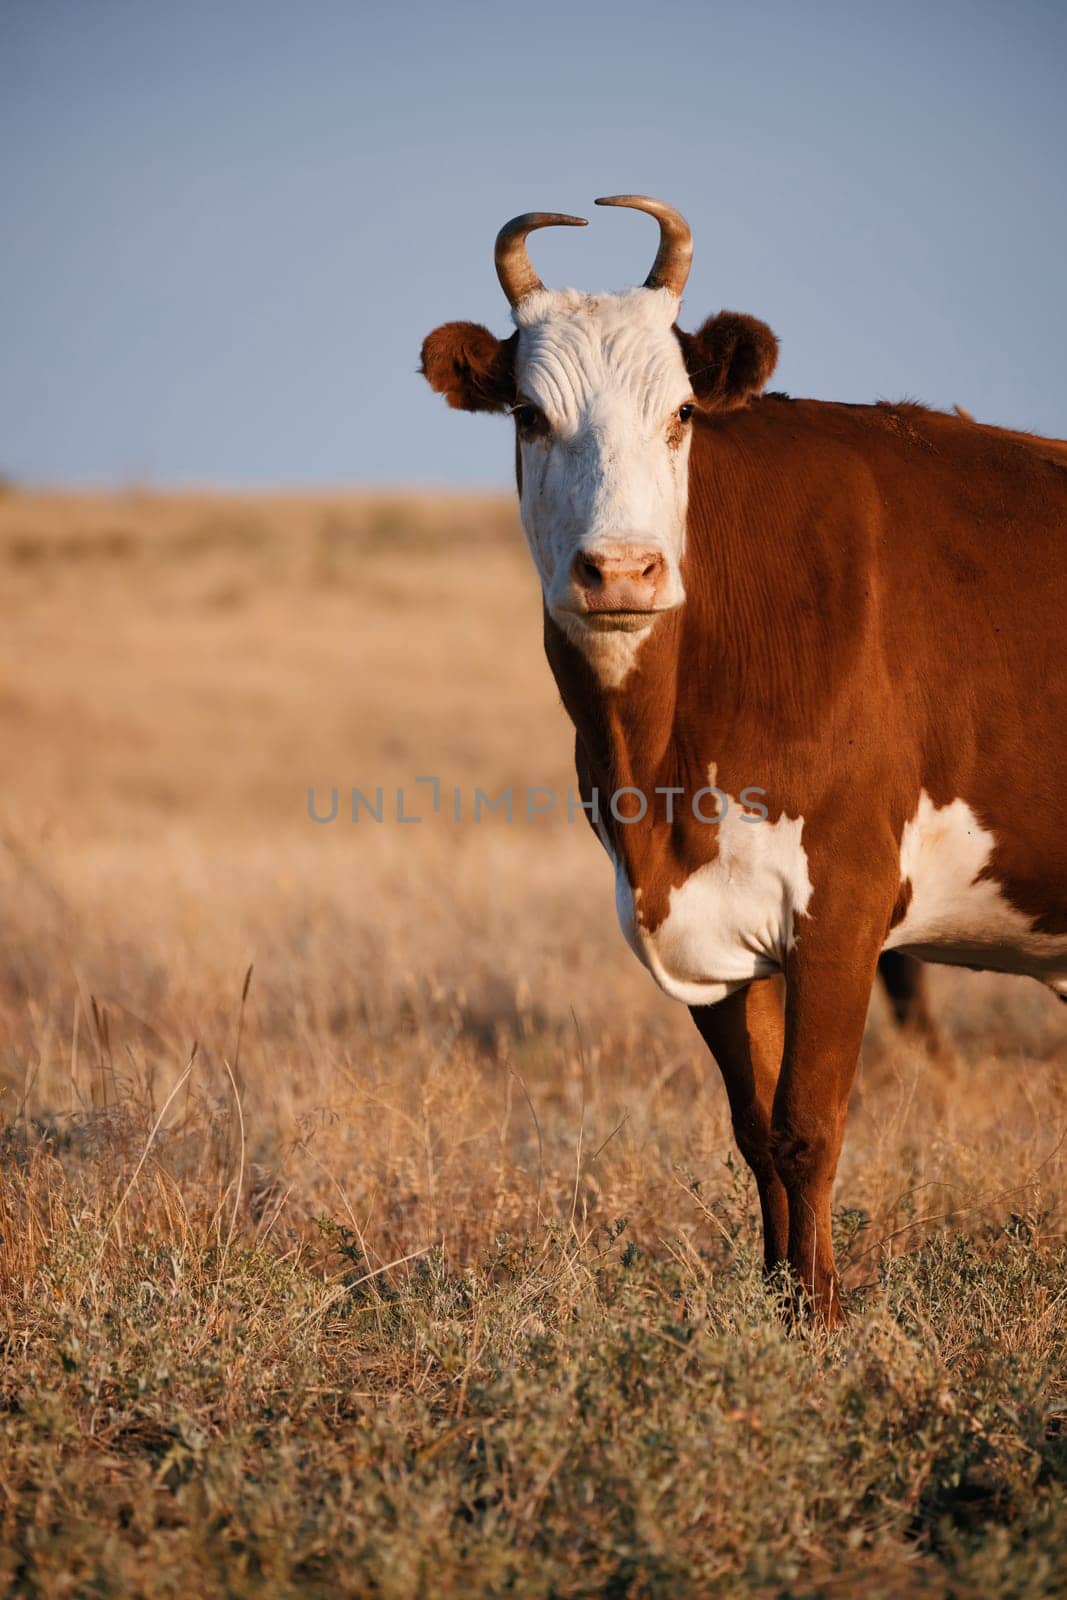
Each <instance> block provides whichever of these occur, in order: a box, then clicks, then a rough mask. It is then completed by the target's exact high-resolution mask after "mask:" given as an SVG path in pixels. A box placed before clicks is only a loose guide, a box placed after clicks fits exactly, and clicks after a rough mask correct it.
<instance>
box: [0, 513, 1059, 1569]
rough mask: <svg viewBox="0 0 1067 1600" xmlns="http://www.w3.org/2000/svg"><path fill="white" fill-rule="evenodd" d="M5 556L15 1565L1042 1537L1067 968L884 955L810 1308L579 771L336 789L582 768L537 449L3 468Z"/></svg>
mask: <svg viewBox="0 0 1067 1600" xmlns="http://www.w3.org/2000/svg"><path fill="white" fill-rule="evenodd" d="M0 583H2V585H3V597H4V607H3V615H4V624H3V630H2V635H0V638H2V643H0V739H2V747H3V751H4V766H5V783H4V789H3V793H2V797H0V892H2V900H0V904H2V906H3V912H2V922H0V930H2V932H0V938H2V954H0V1082H2V1084H3V1088H4V1111H5V1121H6V1122H7V1123H8V1124H9V1126H8V1131H7V1133H6V1135H5V1136H4V1137H5V1143H4V1147H3V1183H4V1200H3V1206H4V1215H5V1221H4V1231H3V1246H2V1250H3V1255H2V1283H3V1290H2V1293H3V1320H2V1321H0V1327H3V1328H5V1329H6V1342H5V1347H4V1357H3V1362H4V1365H3V1370H2V1376H0V1428H3V1429H4V1430H5V1431H6V1434H7V1450H6V1454H5V1460H6V1463H7V1465H6V1466H0V1505H2V1519H0V1528H2V1531H3V1534H4V1537H5V1541H6V1552H7V1553H6V1556H5V1558H4V1559H5V1562H6V1567H5V1568H3V1569H0V1570H4V1571H6V1574H7V1577H8V1581H9V1583H10V1585H11V1587H12V1589H13V1591H14V1592H20V1593H40V1594H49V1595H60V1594H64V1595H65V1594H80V1593H94V1594H112V1593H114V1594H118V1593H126V1594H133V1593H136V1594H142V1593H143V1594H145V1595H152V1596H155V1595H164V1594H171V1593H174V1594H179V1593H180V1594H188V1593H193V1592H197V1593H203V1594H212V1595H213V1594H220V1595H222V1594H240V1595H244V1594H249V1595H251V1594H257V1595H260V1594H263V1595H267V1594H270V1595H273V1594H279V1595H290V1594H292V1595H296V1594H322V1595H327V1594H329V1595H336V1594H383V1595H384V1594H387V1595H397V1596H399V1595H416V1594H442V1595H447V1594H458V1593H460V1592H465V1593H467V1594H472V1593H478V1594H482V1593H484V1594H497V1593H503V1592H511V1593H522V1594H526V1593H529V1594H543V1595H577V1594H587V1593H601V1592H603V1593H612V1594H629V1593H633V1594H646V1593H648V1594H652V1593H655V1594H664V1595H675V1594H693V1595H699V1594H708V1593H719V1592H721V1593H733V1592H738V1590H740V1589H744V1590H745V1591H746V1592H752V1593H765V1594H776V1593H786V1592H789V1593H796V1594H802V1593H803V1594H816V1593H824V1592H825V1593H831V1592H832V1593H834V1594H838V1593H856V1594H860V1593H862V1594H871V1595H873V1594H883V1593H884V1594H887V1595H890V1594H898V1593H901V1592H904V1591H905V1590H914V1591H915V1592H921V1593H930V1594H940V1593H952V1594H961V1595H963V1594H968V1595H969V1594H976V1595H977V1594H983V1595H984V1594H1004V1595H1008V1594H1031V1593H1033V1594H1046V1593H1047V1594H1053V1593H1056V1592H1057V1586H1058V1583H1059V1579H1060V1576H1061V1575H1062V1574H1061V1570H1060V1569H1059V1567H1058V1565H1057V1557H1056V1550H1057V1548H1058V1543H1057V1541H1062V1539H1063V1537H1064V1534H1065V1532H1067V1518H1065V1516H1064V1507H1063V1498H1062V1487H1063V1481H1064V1474H1065V1472H1067V1467H1065V1465H1064V1461H1063V1454H1062V1441H1061V1440H1060V1439H1059V1436H1058V1434H1057V1429H1058V1427H1059V1424H1058V1423H1056V1422H1055V1421H1050V1418H1052V1419H1054V1418H1055V1417H1056V1416H1057V1415H1058V1414H1059V1413H1060V1412H1061V1411H1062V1408H1063V1406H1064V1403H1065V1402H1064V1393H1063V1371H1064V1365H1063V1363H1064V1356H1065V1345H1067V1338H1065V1324H1067V1273H1065V1270H1064V1267H1065V1254H1064V1201H1065V1173H1067V1161H1065V1156H1064V1141H1065V1135H1067V1097H1065V1087H1067V1080H1065V1077H1064V1073H1063V1065H1064V1057H1065V1054H1067V1049H1065V1034H1064V1018H1063V1011H1062V1008H1061V1007H1058V1006H1057V1005H1056V1003H1055V1001H1054V1000H1053V999H1052V998H1051V996H1049V995H1047V994H1046V993H1044V992H1043V991H1042V990H1040V989H1039V988H1038V987H1037V986H1036V985H1028V984H1026V983H1025V982H1022V981H1021V980H1009V979H999V978H995V977H985V976H974V975H970V974H964V973H952V972H937V973H935V974H934V980H935V981H934V986H933V987H934V995H935V1001H936V1005H937V1009H938V1011H939V1014H940V1016H941V1017H942V1018H943V1020H944V1023H945V1026H946V1028H947V1030H948V1032H949V1034H950V1036H951V1039H952V1041H953V1055H952V1059H951V1060H950V1061H949V1062H946V1063H944V1064H940V1065H938V1066H936V1067H935V1066H934V1065H932V1064H931V1063H930V1062H928V1061H927V1060H926V1059H925V1058H924V1057H923V1056H922V1055H921V1054H919V1053H917V1052H916V1051H915V1050H914V1049H913V1048H911V1047H910V1046H908V1045H906V1044H904V1043H903V1042H902V1041H901V1040H900V1039H899V1037H897V1036H896V1035H895V1034H894V1033H893V1031H892V1029H891V1028H890V1027H889V1026H888V1024H887V1022H886V1019H885V1016H884V1014H883V1009H882V1006H881V1003H880V1001H878V1000H877V999H876V1002H875V1005H874V1008H873V1014H872V1020H871V1025H870V1029H869V1036H868V1041H867V1046H866V1048H865V1052H864V1059H863V1062H862V1065H861V1070H860V1074H859V1078H858V1081H857V1088H856V1093H855V1096H854V1102H853V1109H852V1114H851V1121H850V1131H849V1136H848V1141H847V1144H846V1150H845V1156H844V1159H843V1162H842V1171H841V1178H840V1181H839V1187H838V1203H839V1208H840V1231H841V1244H842V1250H843V1254H844V1259H845V1261H846V1262H847V1278H846V1281H847V1282H848V1283H849V1284H850V1285H851V1286H852V1288H853V1291H854V1297H853V1304H854V1308H855V1310H854V1320H853V1324H852V1327H851V1329H850V1331H849V1332H848V1333H847V1334H846V1335H845V1336H844V1337H843V1339H840V1340H835V1341H831V1342H830V1343H829V1344H826V1343H824V1342H822V1341H820V1340H819V1339H817V1338H814V1337H802V1338H790V1337H789V1336H788V1335H787V1333H786V1332H785V1330H784V1329H783V1327H782V1326H781V1325H780V1322H779V1320H778V1319H777V1318H776V1316H775V1314H774V1305H773V1299H772V1297H770V1296H768V1295H767V1294H766V1292H765V1291H764V1289H763V1288H762V1286H761V1284H760V1281H759V1274H758V1270H757V1265H756V1259H757V1253H758V1252H757V1242H758V1241H757V1235H756V1231H755V1223H754V1217H753V1212H754V1195H753V1193H752V1189H751V1185H750V1183H749V1182H748V1180H747V1177H746V1175H745V1174H744V1172H743V1170H742V1169H740V1168H739V1167H738V1166H737V1164H736V1161H735V1160H734V1158H733V1156H732V1153H731V1152H732V1145H731V1140H730V1136H729V1124H728V1118H727V1116H726V1111H725V1098H724V1095H723V1094H722V1091H721V1088H720V1085H719V1082H718V1079H717V1074H716V1072H715V1070H714V1068H713V1067H712V1066H711V1064H710V1062H709V1061H708V1060H707V1058H706V1056H705V1055H704V1054H703V1047H702V1046H701V1045H700V1041H699V1039H698V1038H697V1036H696V1034H695V1030H693V1028H692V1024H691V1023H690V1021H689V1018H688V1016H687V1014H686V1013H685V1011H684V1009H683V1008H681V1007H677V1006H674V1005H672V1004H671V1003H670V1002H668V1001H667V1000H666V999H665V998H663V997H662V996H661V995H659V994H658V993H657V992H656V990H655V988H654V987H653V985H652V983H651V980H650V979H649V978H648V977H647V976H646V975H645V974H644V973H643V972H642V971H641V970H640V968H639V967H638V966H637V965H636V963H635V962H634V960H633V958H632V956H631V955H630V954H629V953H628V952H627V951H626V949H625V947H624V946H623V943H622V940H621V938H620V936H619V934H618V932H617V930H616V927H615V924H614V916H613V909H612V890H611V874H610V871H609V869H608V866H607V863H606V861H605V860H604V859H603V858H602V855H601V852H600V850H599V847H598V846H597V845H596V844H595V842H594V841H593V839H592V837H591V835H590V834H589V831H588V829H587V827H586V825H585V823H584V822H583V821H582V820H581V819H580V818H579V820H578V821H577V822H575V823H573V824H568V822H567V820H566V817H565V816H563V815H560V814H559V813H558V812H557V813H556V814H554V815H552V816H548V817H541V818H539V819H537V820H536V821H534V822H530V823H527V822H526V821H524V820H522V819H521V817H516V820H515V822H514V823H513V824H512V825H510V826H508V825H506V824H505V823H504V821H503V820H502V819H499V818H497V819H492V818H490V819H488V820H483V821H482V822H480V823H478V824H475V823H474V822H473V821H472V820H470V817H469V815H468V816H467V817H465V818H464V819H463V820H462V821H460V822H459V823H456V822H455V821H453V820H452V819H451V818H450V817H449V816H448V814H447V808H446V811H445V813H444V814H442V815H439V816H437V817H433V816H428V817H427V818H426V820H425V821H424V822H423V823H422V824H420V825H419V826H402V825H400V824H398V823H397V822H396V821H395V819H393V820H387V821H385V822H383V823H382V824H381V825H377V824H375V823H373V822H372V821H370V820H368V819H367V818H366V816H364V817H363V818H362V820H361V821H360V822H359V823H358V824H355V825H354V824H352V823H350V822H347V821H345V820H344V811H343V809H342V816H341V818H340V819H339V820H338V821H337V822H336V823H335V824H332V825H330V826H315V825H314V824H313V823H311V822H310V821H309V820H308V817H307V811H306V797H307V791H308V788H309V786H311V785H315V786H316V789H317V792H318V794H319V796H320V797H324V796H325V795H326V793H327V791H328V790H329V788H330V786H331V785H333V784H337V785H338V786H339V787H340V788H341V790H342V794H344V792H345V791H346V790H347V789H348V788H349V787H350V786H352V785H357V786H359V787H361V788H363V789H365V790H368V791H369V790H373V789H374V788H375V787H376V786H377V785H382V786H383V787H384V788H385V790H386V793H387V795H388V794H389V792H390V790H391V788H392V786H394V785H396V784H404V785H405V786H406V788H407V791H408V794H409V796H410V797H411V798H410V802H409V803H410V805H411V807H412V809H414V807H415V806H416V805H417V804H418V803H419V801H418V795H419V791H418V789H417V787H416V786H415V785H414V784H413V780H414V778H415V777H416V776H418V775H420V774H437V775H439V776H440V778H441V779H442V782H443V784H444V785H445V790H446V795H447V792H448V790H449V788H450V786H452V785H458V786H460V788H461V789H462V790H463V792H464V795H465V797H469V796H470V794H471V793H472V792H473V789H474V787H475V786H476V785H481V786H482V787H484V788H485V789H487V790H489V791H490V792H493V793H495V792H497V791H498V790H500V789H501V788H503V787H506V786H509V785H510V786H513V787H514V788H515V790H516V791H517V792H518V793H520V794H521V793H522V792H523V791H525V789H526V788H527V787H528V786H533V785H547V786H551V787H553V788H555V789H556V790H557V791H559V792H560V793H565V792H566V790H567V788H568V786H569V784H570V783H571V781H572V780H571V767H570V748H571V745H570V732H569V728H568V725H567V723H566V720H565V717H564V715H563V713H562V711H561V709H560V707H559V705H558V701H557V696H556V694H555V690H554V687H553V685H552V682H551V679H550V676H549V673H548V669H547V667H546V666H545V664H544V662H543V658H542V656H541V648H540V616H539V603H538V597H537V592H536V584H535V580H534V577H533V574H532V571H530V570H529V569H528V562H527V558H526V555H525V551H524V549H523V548H522V546H521V540H520V536H519V534H518V532H517V528H516V523H515V518H514V513H513V511H512V509H511V507H510V505H509V504H507V503H504V502H500V503H498V502H493V501H479V500H462V499H444V500H439V499H433V498H430V497H425V498H415V497H412V498H398V499H386V498H377V499H367V498H357V497H350V498H343V497H325V496H323V497H319V498H310V497H306V498H297V497H275V498H270V499H266V498H263V499H257V498H253V497H217V496H216V497H209V496H182V497H158V498H157V497H153V496H149V495H143V494H130V495H120V496H83V497H63V496H56V495H29V494H20V493H12V494H9V495H8V496H7V497H6V498H4V499H3V500H0ZM342 806H343V801H342ZM421 809H422V810H423V811H426V810H427V805H426V801H425V799H423V801H422V805H421ZM520 810H521V806H520ZM250 966H252V967H253V974H252V979H251V983H250V986H249V988H248V993H247V999H246V1001H245V1002H244V1003H242V987H243V984H244V980H245V975H246V972H247V970H248V968H249V967H250ZM190 1060H191V1061H192V1066H191V1069H190V1070H189V1071H188V1072H187V1073H186V1068H187V1066H188V1064H189V1062H190ZM183 1074H184V1076H183ZM175 1086H177V1092H176V1093H175V1094H174V1096H173V1099H170V1100H169V1102H168V1097H169V1096H170V1095H171V1092H172V1091H173V1090H174V1089H175ZM164 1107H166V1109H165V1111H164ZM161 1113H162V1115H161ZM157 1123H158V1128H157V1126H156V1125H157ZM153 1129H155V1130H156V1131H155V1132H154V1134H153ZM393 1263H399V1264H398V1265H393ZM257 1486H258V1487H257Z"/></svg>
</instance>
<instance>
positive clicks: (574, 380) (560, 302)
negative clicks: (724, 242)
mask: <svg viewBox="0 0 1067 1600" xmlns="http://www.w3.org/2000/svg"><path fill="white" fill-rule="evenodd" d="M677 315H678V299H677V296H675V295H673V294H671V293H670V292H669V291H668V290H666V289H628V290H626V291H625V292H624V293H622V294H599V295H589V294H582V293H581V292H580V291H579V290H577V289H559V290H550V289H543V290H540V291H538V292H537V293H536V294H532V295H530V296H529V297H528V298H527V299H526V300H524V301H522V303H521V304H520V305H519V306H517V307H516V309H515V311H514V312H513V317H514V321H515V325H516V327H517V328H518V330H519V342H518V351H517V353H516V371H515V376H516V388H517V389H518V392H519V393H520V394H521V395H523V396H525V397H526V398H527V399H529V400H533V401H534V402H535V403H536V404H537V405H539V406H541V408H542V409H543V410H544V411H545V412H546V414H547V415H548V416H549V417H550V418H551V419H552V420H553V421H554V422H555V423H556V424H557V425H558V426H564V425H566V424H570V425H571V426H574V427H576V426H578V425H579V424H580V423H581V421H582V420H583V417H585V415H586V414H587V413H588V411H589V409H590V407H592V406H594V405H595V404H596V403H597V402H608V403H610V402H616V403H621V404H624V405H625V406H626V409H627V410H632V409H636V410H637V411H638V412H639V413H641V414H642V415H643V416H645V417H646V418H647V419H648V420H649V421H650V422H653V421H654V422H658V421H659V420H660V419H661V418H662V417H663V415H664V414H665V413H666V412H668V411H669V410H670V409H671V408H672V407H673V406H677V405H680V404H681V403H682V402H683V401H684V400H685V399H686V397H687V395H688V394H689V390H690V382H689V378H688V375H687V374H686V370H685V362H684V360H683V359H682V351H681V346H680V345H679V343H678V340H677V338H676V336H675V333H674V320H675V318H676V316H677Z"/></svg>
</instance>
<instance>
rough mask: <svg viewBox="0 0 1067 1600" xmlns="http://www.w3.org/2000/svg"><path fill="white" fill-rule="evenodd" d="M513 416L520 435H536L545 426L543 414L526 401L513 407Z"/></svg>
mask: <svg viewBox="0 0 1067 1600" xmlns="http://www.w3.org/2000/svg"><path fill="white" fill-rule="evenodd" d="M511 414H512V416H513V417H514V418H515V421H516V422H517V424H518V427H519V431H520V433H535V432H536V431H537V430H538V429H539V428H542V427H543V426H544V421H545V419H544V415H543V413H542V412H540V411H538V409H537V407H536V406H532V405H529V404H528V403H527V402H526V401H520V402H519V404H518V405H517V406H512V408H511Z"/></svg>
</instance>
